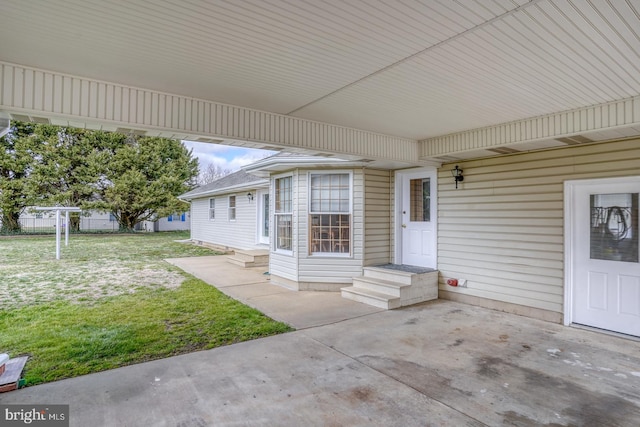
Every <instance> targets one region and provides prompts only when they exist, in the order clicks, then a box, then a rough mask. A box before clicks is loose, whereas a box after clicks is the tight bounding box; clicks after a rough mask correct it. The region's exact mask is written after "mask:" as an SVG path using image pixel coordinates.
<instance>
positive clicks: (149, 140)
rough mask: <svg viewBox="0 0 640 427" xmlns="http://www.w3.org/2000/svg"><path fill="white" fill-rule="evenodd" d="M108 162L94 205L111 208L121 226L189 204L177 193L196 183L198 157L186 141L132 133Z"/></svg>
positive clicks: (129, 227) (125, 227) (129, 226)
mask: <svg viewBox="0 0 640 427" xmlns="http://www.w3.org/2000/svg"><path fill="white" fill-rule="evenodd" d="M105 164H106V173H105V176H104V180H103V182H102V183H101V191H100V196H101V197H100V201H99V202H95V203H93V206H95V207H97V208H100V209H103V210H107V211H110V212H111V213H112V214H113V215H114V216H115V217H116V219H117V220H118V223H119V226H120V229H121V230H123V231H132V230H133V229H134V226H135V225H136V224H137V223H138V222H141V221H146V220H149V219H155V218H158V217H163V216H167V215H171V214H173V213H175V212H181V211H184V210H186V209H187V208H188V205H187V204H186V203H184V202H182V201H180V200H178V198H177V196H178V195H180V194H182V193H184V192H186V191H188V190H190V189H191V188H193V187H194V186H195V180H196V177H197V176H198V160H197V159H196V158H193V157H192V152H191V151H189V150H187V148H186V147H185V146H184V145H183V144H182V142H180V141H178V140H173V139H167V138H158V137H143V138H137V139H136V138H133V137H130V138H129V139H128V141H127V142H126V143H125V144H124V145H122V146H120V147H118V148H117V149H116V150H114V151H112V152H111V154H110V158H109V159H106V162H105Z"/></svg>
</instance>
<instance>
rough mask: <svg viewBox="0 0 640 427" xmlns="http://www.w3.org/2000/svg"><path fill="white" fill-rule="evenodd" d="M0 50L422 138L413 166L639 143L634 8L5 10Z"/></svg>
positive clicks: (18, 61)
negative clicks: (625, 140) (610, 142)
mask: <svg viewBox="0 0 640 427" xmlns="http://www.w3.org/2000/svg"><path fill="white" fill-rule="evenodd" d="M0 40H2V46H1V47H0V61H3V62H5V63H7V64H15V65H19V66H25V67H33V68H35V69H40V70H45V71H47V72H52V73H62V74H66V75H71V76H80V77H83V78H86V79H93V80H95V81H104V82H114V83H117V84H119V85H124V86H129V87H133V88H142V89H148V90H152V91H157V92H161V93H169V94H175V95H180V96H185V97H191V98H195V99H199V100H206V101H213V102H217V103H223V104H230V105H233V106H238V107H244V108H249V109H254V110H260V111H265V112H270V113H276V114H279V115H285V116H288V117H293V118H299V119H305V120H311V121H314V122H322V123H329V124H332V125H339V126H343V127H347V128H354V129H359V130H364V131H368V132H372V133H376V134H383V135H388V136H393V137H398V138H403V139H407V140H415V141H420V144H421V149H420V150H419V152H420V155H421V157H422V158H424V159H435V160H439V161H446V160H455V159H461V158H469V157H472V156H476V157H477V156H479V155H483V154H484V155H490V154H493V155H495V154H501V153H508V152H513V151H520V150H530V149H536V148H546V147H553V146H559V145H565V144H576V143H582V142H590V141H597V140H607V139H614V138H621V137H631V136H637V135H639V134H640V2H639V1H637V0H607V1H604V0H531V1H526V0H422V1H417V0H395V1H391V0H385V1H382V0H346V1H344V0H327V1H315V0H245V1H241V0H238V1H235V0H234V1H220V0H210V1H196V0H146V1H120V0H56V1H51V0H29V1H24V0H3V1H2V13H0ZM6 85H7V83H6V78H5V86H6ZM0 91H2V89H0ZM12 96H14V95H12ZM4 98H5V100H4V101H3V102H2V103H1V104H0V112H2V111H3V112H5V113H6V114H7V113H8V114H20V113H22V114H24V113H25V112H26V113H28V111H24V110H21V109H19V108H18V109H16V108H14V107H12V105H10V104H11V103H10V102H8V101H6V98H7V95H6V90H5V96H4ZM0 99H2V94H1V93H0ZM45 116H46V114H45ZM598 116H602V117H598ZM604 116H606V117H604ZM614 116H615V117H614ZM78 120H80V121H84V122H90V121H91V118H90V117H78ZM545 120H546V121H545ZM565 122H566V123H565ZM567 123H569V124H567ZM527 126H529V127H533V128H535V129H533V131H530V130H528V128H527ZM538 128H539V129H538ZM536 130H537V131H536ZM483 133H484V135H483ZM511 133H513V135H511ZM516 134H517V135H516ZM487 138H494V139H495V140H496V141H494V143H484V145H483V143H482V140H483V139H487ZM223 139H224V138H223ZM465 141H466V142H465ZM474 141H476V142H474ZM477 141H479V142H477ZM275 146H277V144H275Z"/></svg>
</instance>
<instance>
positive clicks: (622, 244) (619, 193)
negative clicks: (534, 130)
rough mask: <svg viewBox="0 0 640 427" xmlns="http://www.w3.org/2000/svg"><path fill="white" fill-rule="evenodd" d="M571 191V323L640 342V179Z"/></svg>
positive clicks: (575, 187)
mask: <svg viewBox="0 0 640 427" xmlns="http://www.w3.org/2000/svg"><path fill="white" fill-rule="evenodd" d="M569 185H570V186H571V185H572V186H573V188H572V189H571V191H570V194H571V196H570V197H571V199H572V200H571V201H570V203H571V204H572V206H571V207H570V211H571V212H572V215H571V218H568V221H569V222H570V225H569V227H570V229H571V230H570V233H571V236H572V238H571V240H572V241H571V242H570V243H569V244H570V245H571V246H572V247H571V248H570V253H571V254H572V256H571V258H572V260H571V268H572V270H571V271H570V277H572V278H573V279H572V282H573V283H570V286H571V289H569V294H570V295H571V299H572V300H573V301H572V302H571V304H572V312H573V316H572V319H571V320H572V322H573V323H579V324H583V325H588V326H593V327H597V328H601V329H606V330H610V331H615V332H620V333H624V334H629V335H634V336H640V259H639V255H640V244H639V243H638V242H639V239H638V232H639V227H638V201H639V200H638V199H639V193H640V179H636V178H629V179H614V180H606V179H603V180H589V181H586V182H579V181H573V183H572V184H569Z"/></svg>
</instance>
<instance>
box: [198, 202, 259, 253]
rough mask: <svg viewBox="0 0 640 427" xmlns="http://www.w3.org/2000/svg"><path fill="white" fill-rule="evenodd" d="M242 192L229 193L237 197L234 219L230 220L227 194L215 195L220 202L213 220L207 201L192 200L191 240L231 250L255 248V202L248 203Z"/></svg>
mask: <svg viewBox="0 0 640 427" xmlns="http://www.w3.org/2000/svg"><path fill="white" fill-rule="evenodd" d="M246 193H247V192H246V191H245V192H243V193H238V194H232V195H233V196H235V198H236V218H235V221H229V218H228V209H224V206H225V204H226V205H228V197H229V195H220V196H216V199H217V200H221V201H222V203H223V205H222V206H223V208H222V209H217V210H216V220H215V221H211V220H210V219H209V209H210V202H209V200H210V198H202V199H194V200H192V201H191V238H192V239H193V240H195V241H203V242H207V243H210V244H214V245H218V246H223V247H225V246H226V247H230V248H234V249H255V248H256V221H257V219H256V218H257V217H256V215H257V213H256V206H257V203H255V202H251V203H250V202H249V200H248V199H247V197H246V196H245V197H242V196H243V195H246Z"/></svg>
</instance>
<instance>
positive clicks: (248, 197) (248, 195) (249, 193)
mask: <svg viewBox="0 0 640 427" xmlns="http://www.w3.org/2000/svg"><path fill="white" fill-rule="evenodd" d="M247 199H249V203H251V201H252V200H253V194H251V192H248V193H247Z"/></svg>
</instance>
